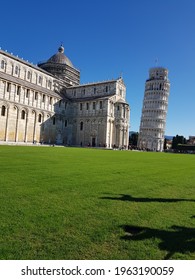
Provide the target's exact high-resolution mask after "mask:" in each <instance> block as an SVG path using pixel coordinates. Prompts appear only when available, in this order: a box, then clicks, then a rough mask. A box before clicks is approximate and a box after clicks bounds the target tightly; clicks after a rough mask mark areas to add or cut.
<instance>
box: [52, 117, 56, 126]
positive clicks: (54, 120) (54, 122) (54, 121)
mask: <svg viewBox="0 0 195 280" xmlns="http://www.w3.org/2000/svg"><path fill="white" fill-rule="evenodd" d="M55 124H56V118H55V117H53V125H55Z"/></svg>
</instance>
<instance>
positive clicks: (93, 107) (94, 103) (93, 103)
mask: <svg viewBox="0 0 195 280" xmlns="http://www.w3.org/2000/svg"><path fill="white" fill-rule="evenodd" d="M93 110H95V102H93Z"/></svg>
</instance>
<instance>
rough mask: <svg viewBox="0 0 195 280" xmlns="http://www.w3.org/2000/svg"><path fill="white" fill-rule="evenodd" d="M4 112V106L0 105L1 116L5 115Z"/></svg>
mask: <svg viewBox="0 0 195 280" xmlns="http://www.w3.org/2000/svg"><path fill="white" fill-rule="evenodd" d="M5 112H6V108H5V106H4V105H3V106H2V107H1V116H5Z"/></svg>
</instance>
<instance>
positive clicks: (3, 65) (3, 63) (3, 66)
mask: <svg viewBox="0 0 195 280" xmlns="http://www.w3.org/2000/svg"><path fill="white" fill-rule="evenodd" d="M4 68H5V61H4V60H1V69H4Z"/></svg>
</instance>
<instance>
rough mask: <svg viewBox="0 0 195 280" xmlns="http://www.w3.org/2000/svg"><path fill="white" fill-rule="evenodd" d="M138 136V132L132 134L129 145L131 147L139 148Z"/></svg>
mask: <svg viewBox="0 0 195 280" xmlns="http://www.w3.org/2000/svg"><path fill="white" fill-rule="evenodd" d="M138 135H139V133H138V132H135V133H132V134H131V135H130V136H129V145H130V146H137V141H138Z"/></svg>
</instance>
